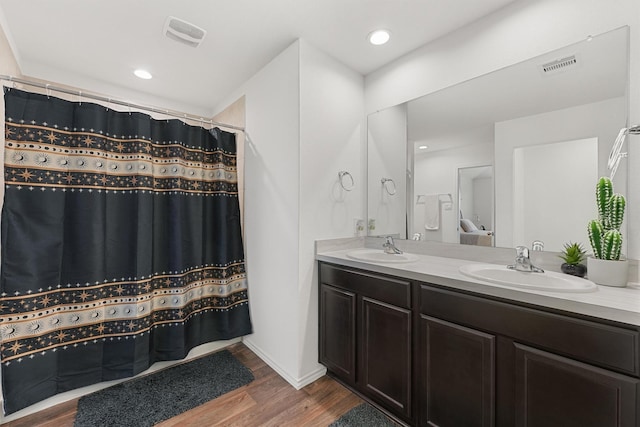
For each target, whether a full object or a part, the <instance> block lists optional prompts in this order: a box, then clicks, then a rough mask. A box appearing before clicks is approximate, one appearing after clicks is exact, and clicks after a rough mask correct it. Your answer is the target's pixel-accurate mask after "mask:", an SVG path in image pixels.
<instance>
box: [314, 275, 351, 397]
mask: <svg viewBox="0 0 640 427" xmlns="http://www.w3.org/2000/svg"><path fill="white" fill-rule="evenodd" d="M320 363H322V364H324V365H325V366H326V367H327V369H329V371H331V372H332V373H333V374H335V375H336V376H338V377H339V378H342V379H343V380H345V381H346V382H347V383H349V384H352V385H353V384H355V381H356V295H355V294H354V293H352V292H348V291H345V290H342V289H340V288H335V287H333V286H328V285H325V284H321V285H320Z"/></svg>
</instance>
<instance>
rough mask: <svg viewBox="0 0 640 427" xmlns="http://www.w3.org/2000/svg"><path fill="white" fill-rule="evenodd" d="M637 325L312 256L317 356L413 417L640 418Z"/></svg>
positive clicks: (638, 426) (418, 421) (507, 425)
mask: <svg viewBox="0 0 640 427" xmlns="http://www.w3.org/2000/svg"><path fill="white" fill-rule="evenodd" d="M639 346H640V328H638V327H635V326H631V325H625V324H620V323H616V322H612V321H605V320H600V319H594V318H591V317H587V316H581V315H578V314H573V313H568V312H564V311H562V312H561V311H558V310H552V309H548V308H542V307H537V306H531V305H526V304H524V303H516V302H511V301H508V300H503V299H502V300H501V299H498V298H495V297H486V296H484V295H481V294H477V293H471V292H465V291H458V290H453V289H451V288H448V287H445V286H439V285H431V284H426V283H419V282H410V281H408V280H406V279H401V278H395V277H390V276H385V275H381V274H376V273H369V272H367V271H363V270H358V269H352V268H345V267H340V266H337V265H332V264H325V263H320V362H321V363H323V364H324V365H325V366H327V368H328V370H329V373H330V374H331V375H332V376H334V377H335V378H338V379H339V380H340V381H342V382H343V383H344V384H347V385H348V386H349V387H351V388H352V389H353V390H356V391H357V392H359V393H360V394H362V395H363V396H365V397H367V398H368V399H370V400H371V401H373V402H375V403H377V404H378V405H379V406H381V407H383V408H385V409H386V410H387V411H388V412H389V413H391V414H393V415H395V416H396V417H397V418H398V419H400V420H402V421H404V422H405V423H408V424H410V425H419V426H425V427H426V426H429V427H473V426H481V427H489V426H498V427H513V426H518V427H520V426H522V427H525V426H526V427H539V426H540V427H556V426H558V427H590V426H593V427H609V426H611V427H614V426H615V427H640V350H639Z"/></svg>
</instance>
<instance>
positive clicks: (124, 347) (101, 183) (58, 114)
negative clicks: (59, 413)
mask: <svg viewBox="0 0 640 427" xmlns="http://www.w3.org/2000/svg"><path fill="white" fill-rule="evenodd" d="M5 105H6V113H5V123H6V126H5V164H4V177H5V199H4V205H3V209H2V246H1V250H2V263H1V272H0V295H1V296H0V334H1V342H0V363H1V366H2V391H3V396H4V410H5V413H7V414H9V413H12V412H15V411H17V410H19V409H22V408H24V407H26V406H29V405H31V404H33V403H35V402H38V401H40V400H42V399H45V398H47V397H50V396H52V395H54V394H56V393H60V392H64V391H67V390H71V389H74V388H77V387H82V386H86V385H89V384H93V383H97V382H101V381H108V380H114V379H118V378H123V377H128V376H132V375H135V374H137V373H139V372H142V371H144V370H145V369H147V368H148V367H149V366H150V365H151V364H153V363H154V362H156V361H160V360H173V359H180V358H183V357H185V356H186V354H187V353H188V351H189V350H190V349H191V348H193V347H194V346H197V345H199V344H202V343H205V342H210V341H214V340H222V339H231V338H234V337H238V336H242V335H246V334H249V333H251V323H250V319H249V308H248V300H247V281H246V273H245V261H244V253H243V246H242V238H241V230H240V214H239V204H238V193H237V179H236V178H237V175H236V174H237V168H236V146H235V135H234V134H232V133H228V132H224V131H222V130H219V129H217V128H215V129H212V130H206V129H202V128H201V127H197V126H189V125H186V124H184V123H183V122H181V121H179V120H155V119H153V118H151V117H150V116H148V115H146V114H141V113H131V112H116V111H113V110H110V109H108V108H105V107H103V106H100V105H97V104H92V103H86V102H69V101H65V100H62V99H58V98H55V97H51V96H46V95H39V94H33V93H29V92H23V91H20V90H17V89H5Z"/></svg>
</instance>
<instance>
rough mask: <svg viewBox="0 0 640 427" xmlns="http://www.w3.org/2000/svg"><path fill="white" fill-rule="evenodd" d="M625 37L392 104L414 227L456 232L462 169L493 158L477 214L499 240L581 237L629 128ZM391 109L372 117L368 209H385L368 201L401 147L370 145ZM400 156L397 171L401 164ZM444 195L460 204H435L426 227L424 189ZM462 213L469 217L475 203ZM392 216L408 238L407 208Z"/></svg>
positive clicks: (619, 179)
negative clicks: (489, 216)
mask: <svg viewBox="0 0 640 427" xmlns="http://www.w3.org/2000/svg"><path fill="white" fill-rule="evenodd" d="M628 39H629V28H628V27H623V28H620V29H617V30H614V31H610V32H608V33H605V34H602V35H599V36H596V37H593V38H590V39H589V40H585V41H583V42H580V43H576V44H573V45H570V46H566V47H564V48H561V49H558V50H556V51H553V52H550V53H548V54H545V55H542V56H539V57H535V58H532V59H530V60H528V61H524V62H522V63H519V64H515V65H513V66H510V67H507V68H504V69H501V70H498V71H495V72H493V73H489V74H487V75H484V76H480V77H477V78H475V79H472V80H469V81H466V82H463V83H460V84H457V85H455V86H451V87H449V88H445V89H443V90H440V91H438V92H434V93H431V94H428V95H425V96H423V97H420V98H416V99H414V100H412V101H409V102H407V103H406V104H403V105H400V106H396V107H392V108H390V109H387V110H391V111H392V112H390V113H389V114H392V115H395V122H402V119H401V118H400V117H399V116H400V114H401V113H402V112H404V111H406V122H407V130H406V147H407V148H406V150H407V154H408V157H407V165H406V168H407V171H408V173H407V176H408V181H407V182H406V187H405V186H404V185H403V184H404V183H401V182H400V181H398V180H395V177H394V180H395V182H396V184H397V187H398V190H399V191H398V192H399V193H400V192H401V190H403V189H404V188H406V189H407V196H406V201H407V205H406V224H407V225H408V226H407V229H406V233H407V234H408V236H409V237H414V235H416V234H419V235H420V236H419V237H420V238H421V239H423V240H425V239H433V240H439V241H443V242H451V243H454V242H455V243H457V242H460V240H461V234H460V232H459V230H460V224H459V220H460V210H462V209H461V207H460V204H461V202H460V191H459V190H460V188H459V185H458V180H459V177H458V171H459V170H461V169H465V168H473V167H479V166H492V167H493V182H494V185H493V189H494V193H493V195H492V197H491V198H492V200H493V203H494V205H493V223H492V224H490V226H489V227H487V224H480V225H484V226H485V228H487V229H488V230H489V231H492V232H494V234H493V235H492V240H493V242H492V244H494V245H495V246H500V247H515V246H516V245H526V246H530V245H531V243H532V241H533V240H543V241H544V242H545V250H550V251H560V250H561V249H562V243H564V242H568V241H569V240H571V241H577V242H582V243H583V244H585V245H586V243H587V242H588V238H587V235H586V225H585V224H586V223H587V222H588V220H587V221H585V220H584V219H583V216H584V215H586V216H587V217H589V218H590V217H591V216H593V212H592V209H593V205H594V201H593V197H594V196H593V191H592V190H593V188H594V185H595V182H596V181H597V177H598V176H607V175H609V172H608V170H607V158H608V154H609V151H610V150H611V147H612V145H613V143H614V141H615V139H616V135H617V134H618V132H619V131H620V129H621V128H624V127H627V126H628V124H627V115H628V95H627V90H628V69H629V65H628ZM387 110H383V111H381V112H378V113H376V114H373V115H371V116H370V117H369V122H368V123H369V126H370V129H369V153H370V157H369V169H368V174H369V186H370V187H369V194H370V199H369V206H368V208H369V216H370V217H373V216H375V217H378V218H382V217H383V215H382V214H381V213H380V212H381V211H380V206H376V205H372V201H374V199H372V198H371V197H372V195H371V193H372V192H375V191H378V193H379V190H380V179H381V178H382V177H383V173H382V172H381V171H380V170H378V168H379V167H380V165H379V164H380V163H383V162H382V158H381V156H386V155H389V156H391V157H392V158H393V155H392V153H394V154H395V155H396V156H397V155H399V154H400V153H403V152H404V146H402V148H401V147H400V146H397V147H396V150H395V151H394V150H392V149H390V148H389V147H387V148H386V151H384V153H382V152H381V149H380V148H379V147H377V146H376V145H374V142H375V143H379V141H375V140H376V135H375V134H376V133H377V132H379V131H380V127H381V126H383V125H382V123H378V121H380V122H384V121H385V120H381V119H384V117H385V115H386V114H387ZM387 131H389V129H387ZM400 134H401V132H400V133H399V134H398V135H396V140H400V139H401V138H400ZM388 140H391V138H389V139H388ZM421 147H424V148H421ZM372 152H373V156H372V155H371V153H372ZM585 152H588V153H589V154H588V155H587V154H585ZM536 159H537V160H536ZM393 161H394V164H396V165H398V166H397V170H398V171H399V170H400V166H399V165H400V164H401V162H400V161H399V160H397V158H396V159H394V160H393ZM376 162H377V163H376ZM552 164H553V165H554V168H556V169H557V171H556V172H553V173H552V171H551V169H550V168H551V166H552ZM385 167H387V168H388V166H385ZM523 168H524V169H523ZM626 168H627V162H621V165H620V169H619V170H618V172H617V174H616V177H615V182H614V185H615V187H616V191H618V192H620V193H622V194H626V192H627V170H626ZM383 170H384V169H383ZM573 178H575V179H573ZM376 180H377V184H374V185H375V187H371V185H372V182H375V181H376ZM449 193H450V194H452V195H453V201H454V206H453V207H452V209H451V210H446V209H444V208H443V209H440V210H439V212H438V213H439V218H438V221H439V224H438V226H439V229H438V230H432V231H429V232H427V231H428V230H427V229H425V219H426V218H425V215H427V214H426V213H425V210H424V206H422V205H418V204H417V203H416V201H417V196H419V195H425V196H426V195H434V194H449ZM379 198H380V196H378V199H379ZM561 201H562V202H565V201H566V202H568V203H569V206H566V205H564V206H563V205H562V204H561ZM578 206H580V207H579V208H578ZM582 206H584V208H583V207H582ZM587 206H589V208H588V209H587ZM578 210H579V211H580V212H579V213H578ZM583 210H584V215H583ZM462 214H463V215H465V217H464V219H470V220H471V221H472V222H473V219H474V218H473V217H472V215H473V212H470V213H467V212H465V211H462ZM394 218H395V220H397V221H398V223H397V224H395V225H393V224H391V221H393V220H394V219H393V218H391V215H388V216H387V217H386V219H387V220H388V222H387V223H385V229H387V230H396V231H397V232H398V233H399V235H400V236H401V237H406V236H407V234H405V235H403V234H402V231H403V230H404V226H403V224H405V217H404V213H403V214H402V215H395V213H394ZM483 222H487V223H488V222H489V221H488V220H486V221H485V220H483ZM474 224H475V223H474ZM476 226H477V225H476ZM559 231H560V232H559ZM623 233H624V230H623ZM369 234H370V235H375V234H383V232H381V231H380V230H375V231H373V232H370V233H369ZM623 251H624V249H623Z"/></svg>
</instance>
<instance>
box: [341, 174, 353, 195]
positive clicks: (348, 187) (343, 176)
mask: <svg viewBox="0 0 640 427" xmlns="http://www.w3.org/2000/svg"><path fill="white" fill-rule="evenodd" d="M345 177H347V178H349V181H351V184H349V183H348V181H347V185H345ZM338 182H339V183H340V187H342V189H343V190H345V191H351V190H353V187H355V185H356V183H355V181H354V180H353V177H352V176H351V174H350V173H349V172H347V171H340V172H338Z"/></svg>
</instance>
